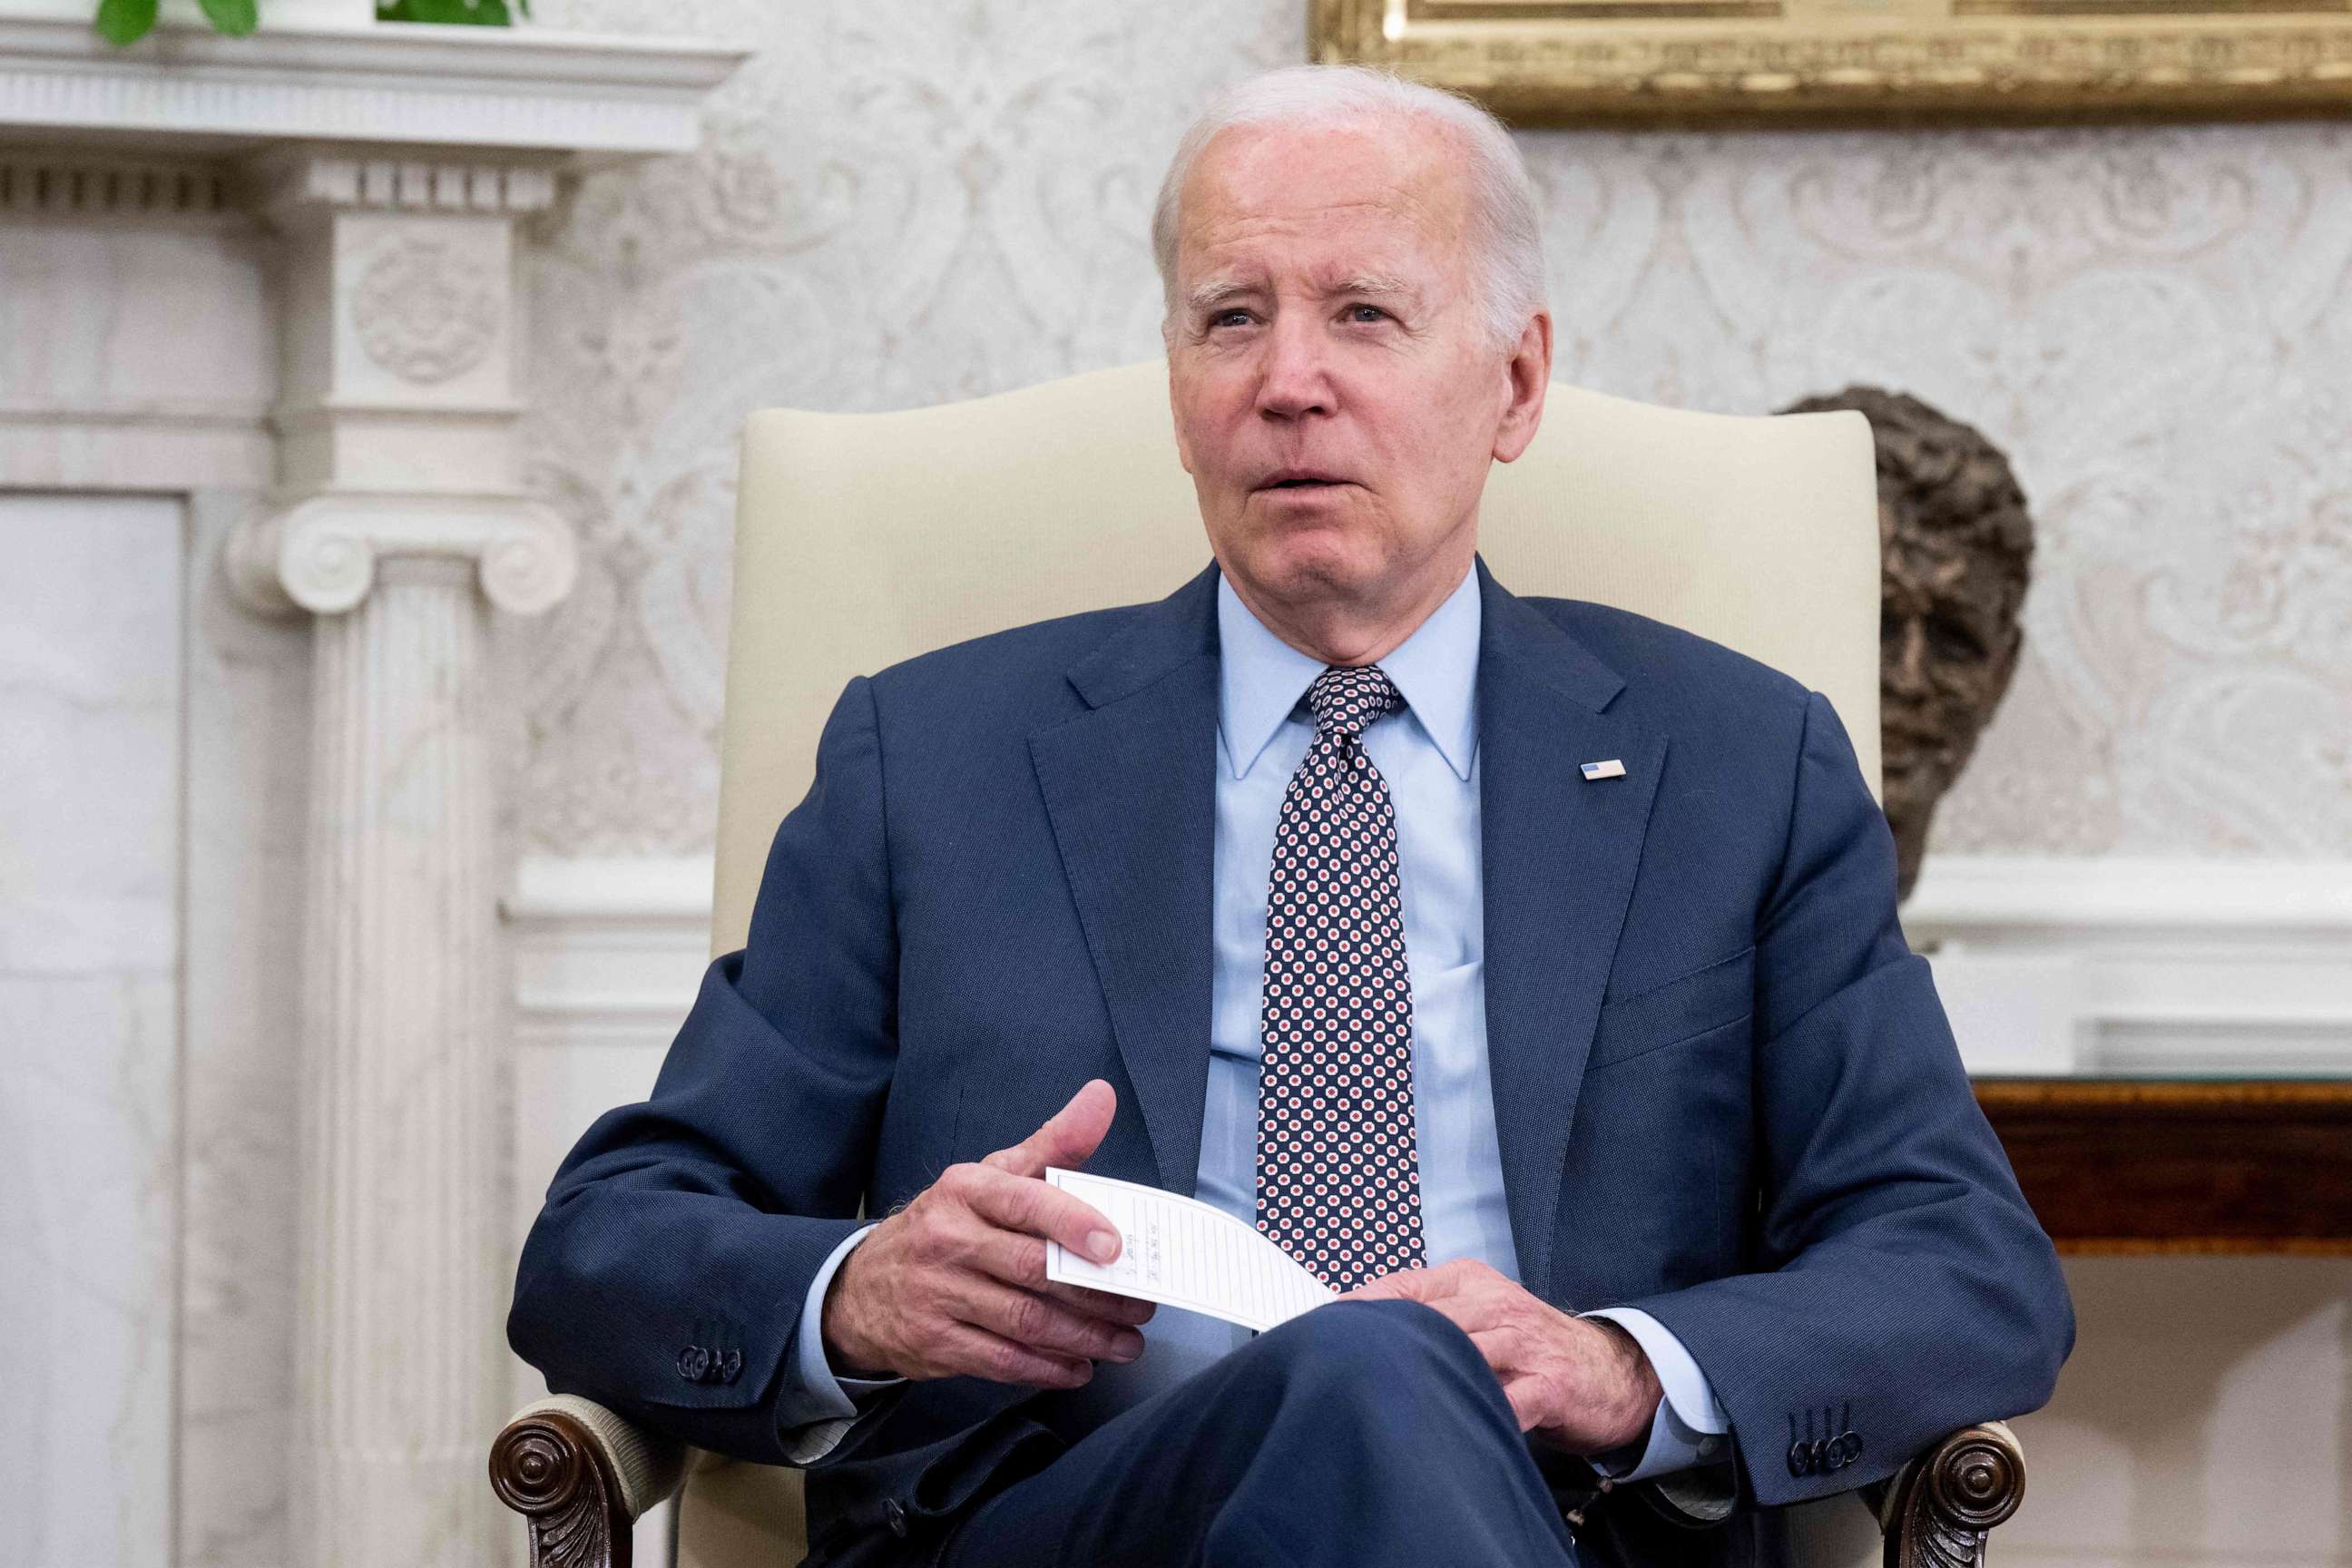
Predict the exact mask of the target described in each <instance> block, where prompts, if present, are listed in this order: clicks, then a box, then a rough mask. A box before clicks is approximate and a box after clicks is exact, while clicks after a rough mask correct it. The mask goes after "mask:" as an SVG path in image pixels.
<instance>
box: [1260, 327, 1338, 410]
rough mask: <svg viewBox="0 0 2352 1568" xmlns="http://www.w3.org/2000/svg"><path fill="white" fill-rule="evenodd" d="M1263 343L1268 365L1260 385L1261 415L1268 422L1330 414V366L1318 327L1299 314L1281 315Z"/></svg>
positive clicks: (1265, 367) (1263, 372) (1266, 364)
mask: <svg viewBox="0 0 2352 1568" xmlns="http://www.w3.org/2000/svg"><path fill="white" fill-rule="evenodd" d="M1262 341H1263V342H1265V365H1264V367H1263V370H1262V379H1261V380H1260V381H1259V383H1258V394H1257V405H1258V412H1259V413H1260V414H1262V415H1264V416H1265V417H1267V418H1269V419H1297V418H1300V417H1303V416H1307V415H1310V414H1328V413H1330V412H1331V409H1332V391H1331V376H1330V367H1329V365H1328V363H1326V361H1325V359H1324V352H1325V344H1324V342H1323V339H1322V334H1321V333H1319V332H1318V331H1316V330H1315V324H1314V323H1313V322H1312V321H1307V320H1306V319H1304V318H1302V317H1299V316H1297V315H1286V316H1278V317H1276V319H1275V322H1274V325H1273V327H1272V328H1271V329H1269V330H1268V331H1267V332H1266V334H1265V338H1264V339H1263V340H1262Z"/></svg>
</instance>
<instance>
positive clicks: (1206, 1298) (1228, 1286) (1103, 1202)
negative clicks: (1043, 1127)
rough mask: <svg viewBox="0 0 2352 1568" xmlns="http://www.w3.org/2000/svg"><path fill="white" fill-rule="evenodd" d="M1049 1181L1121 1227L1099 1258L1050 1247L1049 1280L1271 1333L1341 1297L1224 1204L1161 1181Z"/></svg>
mask: <svg viewBox="0 0 2352 1568" xmlns="http://www.w3.org/2000/svg"><path fill="white" fill-rule="evenodd" d="M1045 1179H1046V1180H1047V1181H1049V1182H1051V1183H1053V1184H1054V1185H1055V1186H1057V1187H1059V1188H1061V1189H1062V1190H1063V1191H1064V1192H1066V1193H1068V1194H1070V1195H1072V1196H1073V1197H1076V1198H1078V1199H1080V1200H1081V1201H1083V1202H1085V1203H1086V1204H1087V1205H1090V1206H1092V1207H1093V1209H1094V1210H1095V1212H1096V1213H1097V1214H1099V1215H1102V1216H1103V1217H1104V1218H1105V1219H1107V1220H1108V1221H1110V1223H1111V1224H1112V1226H1115V1227H1117V1229H1118V1234H1119V1238H1120V1242H1121V1246H1120V1248H1119V1254H1118V1257H1117V1258H1113V1259H1112V1260H1111V1261H1110V1262H1108V1263H1090V1262H1088V1261H1087V1259H1085V1258H1080V1257H1079V1256H1077V1254H1076V1253H1074V1252H1066V1251H1065V1250H1063V1248H1062V1246H1061V1244H1060V1243H1058V1242H1052V1241H1049V1242H1047V1243H1046V1244H1045V1278H1046V1279H1055V1280H1059V1281H1061V1282H1062V1283H1064V1284H1067V1285H1086V1286H1090V1287H1092V1288H1093V1289H1097V1290H1108V1291H1109V1292H1111V1293H1112V1294H1113V1295H1118V1296H1134V1297H1138V1298H1140V1299H1141V1300H1146V1301H1157V1302H1159V1303H1160V1305H1161V1306H1163V1307H1181V1308H1182V1309H1183V1310H1186V1311H1188V1312H1206V1313H1207V1314H1208V1315H1209V1316H1211V1317H1213V1318H1223V1320H1225V1321H1227V1322H1229V1323H1239V1324H1241V1326H1242V1327H1244V1328H1245V1329H1256V1330H1258V1331H1261V1332H1263V1331H1265V1330H1267V1329H1270V1328H1272V1327H1274V1326H1275V1325H1276V1323H1282V1322H1287V1321H1290V1320H1291V1319H1293V1318H1295V1317H1297V1316H1298V1314H1299V1313H1301V1312H1304V1311H1306V1310H1308V1309H1309V1308H1312V1307H1319V1306H1321V1305H1322V1304H1323V1303H1324V1302H1326V1301H1329V1300H1337V1297H1336V1295H1335V1293H1334V1292H1333V1291H1332V1289H1331V1288H1330V1287H1329V1286H1328V1285H1326V1284H1324V1283H1323V1281H1321V1280H1320V1279H1316V1278H1315V1276H1314V1275H1312V1274H1309V1273H1308V1272H1307V1270H1306V1269H1304V1268H1300V1267H1299V1266H1298V1265H1297V1262H1295V1261H1294V1260H1293V1259H1292V1258H1291V1256H1290V1255H1289V1254H1288V1253H1286V1252H1285V1251H1283V1250H1282V1248H1280V1247H1276V1245H1275V1244H1274V1243H1272V1242H1270V1241H1268V1240H1267V1239H1266V1238H1265V1237H1263V1236H1260V1235H1259V1234H1258V1233H1257V1230H1256V1228H1255V1226H1246V1225H1244V1224H1243V1223H1242V1222H1241V1221H1239V1220H1237V1219H1235V1218H1234V1216H1233V1215H1229V1214H1227V1213H1225V1212H1224V1211H1223V1209H1220V1208H1216V1207H1213V1205H1208V1204H1204V1203H1202V1202H1201V1201H1200V1200H1199V1199H1197V1198H1187V1197H1181V1196H1179V1195H1178V1194H1174V1193H1163V1192H1161V1191H1160V1189H1159V1188H1157V1187H1146V1186H1139V1185H1138V1184H1135V1183H1133V1182H1121V1181H1116V1180H1114V1179H1112V1178H1111V1177H1109V1176H1089V1175H1087V1174H1086V1173H1084V1172H1081V1171H1065V1170H1061V1169H1058V1168H1051V1169H1048V1170H1047V1171H1046V1173H1045Z"/></svg>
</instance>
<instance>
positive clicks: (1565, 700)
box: [1477, 559, 1666, 1297]
mask: <svg viewBox="0 0 2352 1568" xmlns="http://www.w3.org/2000/svg"><path fill="white" fill-rule="evenodd" d="M1477 571H1478V574H1479V589H1480V595H1481V596H1480V612H1481V623H1480V631H1479V648H1478V745H1479V759H1480V760H1479V770H1480V777H1479V815H1480V819H1481V832H1482V837H1483V839H1484V842H1483V844H1482V845H1481V847H1480V857H1481V864H1482V866H1483V868H1484V878H1485V884H1486V887H1485V913H1486V947H1485V953H1486V1056H1487V1067H1488V1071H1489V1073H1490V1074H1491V1076H1492V1079H1493V1083H1494V1095H1495V1131H1496V1142H1498V1144H1499V1145H1500V1147H1501V1151H1502V1158H1503V1190H1504V1196H1505V1199H1506V1201H1507V1205H1508V1206H1509V1210H1510V1216H1511V1236H1512V1239H1513V1241H1514V1243H1515V1245H1516V1247H1517V1252H1518V1262H1519V1274H1520V1279H1521V1281H1522V1283H1524V1284H1525V1285H1526V1286H1527V1287H1528V1289H1530V1290H1533V1291H1534V1292H1535V1293H1536V1294H1537V1295H1538V1296H1547V1297H1548V1296H1549V1283H1550V1279H1551V1276H1552V1273H1553V1268H1554V1259H1553V1258H1552V1256H1551V1249H1552V1241H1553V1237H1554V1233H1555V1231H1556V1228H1557V1220H1558V1215H1559V1184H1560V1176H1561V1173H1562V1170H1563V1167H1564V1164H1565V1162H1566V1159H1567V1152H1568V1133H1569V1125H1570V1122H1571V1121H1573V1120H1574V1117H1575V1114H1576V1101H1577V1095H1578V1092H1579V1089H1580V1087H1581V1084H1582V1081H1583V1077H1584V1062H1585V1058H1586V1056H1587V1055H1588V1054H1589V1053H1590V1052H1591V1047H1592V1032H1593V1027H1594V1025H1595V1023H1596V1022H1597V1021H1598V1019H1599V1017H1600V1014H1601V994H1602V993H1603V991H1604V990H1605V989H1606V987H1607V985H1608V983H1609V970H1610V965H1611V963H1612V960H1613V959H1614V957H1615V954H1616V951H1617V939H1618V936H1619V934H1620V932H1621V931H1622V929H1623V925H1624V919H1625V909H1626V905H1627V903H1628V901H1629V900H1630V899H1631V896H1632V893H1633V873H1634V868H1635V867H1636V866H1637V865H1638V864H1639V862H1640V860H1641V855H1642V840H1643V836H1644V834H1645V833H1646V832H1647V828H1648V823H1649V816H1650V805H1651V802H1652V800H1653V799H1654V796H1655V795H1656V791H1657V785H1658V777H1659V773H1660V771H1661V769H1662V767H1663V765H1664V760H1665V752H1666V738H1665V737H1664V735H1663V734H1659V733H1656V732H1654V731H1650V730H1647V729H1645V728H1644V727H1643V726H1642V725H1641V724H1639V723H1638V722H1637V721H1633V720H1632V719H1629V718H1625V717H1622V716H1619V717H1612V716H1610V714H1609V713H1608V712H1607V711H1606V710H1607V709H1608V707H1609V706H1610V703H1611V701H1612V699H1613V698H1614V697H1615V695H1616V693H1617V692H1618V690H1619V689H1621V688H1622V685H1623V682H1622V680H1620V679H1618V678H1617V676H1616V675H1615V673H1614V672H1612V670H1610V669H1609V668H1608V667H1607V666H1605V665H1603V664H1601V662H1600V660H1599V659H1597V658H1594V657H1593V656H1592V655H1591V654H1590V653H1588V652H1587V651H1586V650H1585V649H1584V647H1582V645H1581V644H1580V643H1578V642H1576V641H1575V640H1574V639H1573V638H1571V637H1569V636H1568V634H1567V633H1565V632H1564V631H1562V630H1561V629H1560V628H1559V626H1556V625H1555V624H1554V623H1553V622H1552V621H1551V620H1550V619H1549V617H1548V616H1545V615H1544V614H1543V612H1542V611H1540V610H1538V609H1537V608H1536V607H1535V606H1534V605H1528V604H1527V603H1525V602H1523V601H1522V600H1519V599H1517V598H1516V597H1514V596H1513V595H1510V594H1509V593H1507V592H1506V591H1505V590H1504V589H1503V588H1502V587H1501V586H1500V585H1499V584H1496V582H1495V580H1494V577H1493V575H1492V574H1489V573H1488V572H1487V570H1486V562H1485V561H1484V560H1483V559H1481V560H1480V561H1479V562H1478V564H1477ZM1612 757H1614V758H1617V759H1619V760H1620V761H1622V763H1624V764H1625V773H1624V776H1623V777H1622V778H1612V779H1605V780H1600V781H1595V782H1588V781H1587V780H1586V779H1585V778H1584V776H1583V774H1582V773H1581V772H1580V764H1581V763H1589V762H1601V761H1603V760H1606V759H1608V758H1612Z"/></svg>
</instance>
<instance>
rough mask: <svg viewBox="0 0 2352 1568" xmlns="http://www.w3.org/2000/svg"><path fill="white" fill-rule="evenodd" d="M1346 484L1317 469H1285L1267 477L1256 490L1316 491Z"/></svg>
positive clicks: (1343, 480)
mask: <svg viewBox="0 0 2352 1568" xmlns="http://www.w3.org/2000/svg"><path fill="white" fill-rule="evenodd" d="M1348 482H1349V481H1348V480H1346V479H1340V478H1339V476H1337V475H1336V474H1327V473H1325V472H1323V471H1322V470H1321V469H1319V468H1285V469H1283V470H1282V471H1281V472H1280V473H1277V474H1271V475H1268V476H1267V477H1266V478H1265V479H1263V480H1261V481H1260V482H1259V484H1258V487H1257V488H1258V489H1262V490H1317V489H1332V488H1334V487H1336V486H1339V485H1344V484H1346V483H1348Z"/></svg>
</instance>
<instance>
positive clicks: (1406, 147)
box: [1176, 115, 1470, 279]
mask: <svg viewBox="0 0 2352 1568" xmlns="http://www.w3.org/2000/svg"><path fill="white" fill-rule="evenodd" d="M1469 186H1470V174H1469V160H1468V156H1467V151H1466V149H1465V147H1464V146H1463V144H1462V138H1461V134H1460V133H1459V132H1456V131H1455V130H1454V128H1452V127H1450V126H1446V125H1444V124H1442V123H1439V122H1436V121H1428V120H1423V119H1420V118H1415V117H1408V116H1402V115H1392V116H1382V117H1379V118H1371V119H1351V120H1334V121H1309V122H1307V123H1304V124H1272V125H1236V126H1229V127H1227V128H1226V129H1225V130H1223V131H1221V132H1218V133H1217V135H1216V136H1215V137H1214V138H1213V139H1212V140H1211V141H1210V142H1209V144H1208V146H1207V147H1205V148H1203V149H1202V153H1201V155H1200V157H1199V159H1198V160H1197V161H1196V162H1195V163H1193V165H1192V170H1191V172H1190V174H1188V175H1187V176H1186V178H1185V181H1184V187H1183V191H1182V194H1181V201H1180V204H1179V209H1178V212H1179V227H1178V238H1177V247H1176V249H1177V270H1178V272H1179V274H1180V275H1181V276H1184V277H1186V278H1188V279H1191V278H1195V277H1197V276H1198V275H1199V273H1200V272H1202V270H1204V269H1206V268H1228V267H1231V266H1233V265H1234V264H1235V263H1237V262H1241V261H1244V259H1245V258H1248V257H1250V256H1251V255H1253V254H1255V253H1257V252H1261V251H1265V250H1267V249H1275V248H1279V249H1282V250H1285V251H1286V252H1295V253H1298V254H1302V255H1306V254H1311V255H1313V256H1315V257H1316V258H1318V259H1317V261H1316V265H1317V266H1318V268H1320V269H1322V270H1325V271H1329V270H1334V269H1336V270H1339V271H1348V270H1354V269H1358V268H1365V267H1370V268H1375V269H1378V270H1382V271H1392V270H1395V269H1397V268H1402V267H1412V266H1414V265H1415V264H1416V263H1417V264H1419V265H1420V266H1423V267H1434V268H1438V269H1440V270H1445V269H1450V268H1453V267H1455V266H1458V265H1459V262H1460V258H1461V253H1462V251H1463V249H1464V247H1465V234H1466V230H1467V227H1468V219H1469V207H1470V202H1469Z"/></svg>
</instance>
